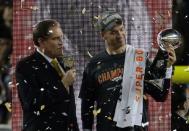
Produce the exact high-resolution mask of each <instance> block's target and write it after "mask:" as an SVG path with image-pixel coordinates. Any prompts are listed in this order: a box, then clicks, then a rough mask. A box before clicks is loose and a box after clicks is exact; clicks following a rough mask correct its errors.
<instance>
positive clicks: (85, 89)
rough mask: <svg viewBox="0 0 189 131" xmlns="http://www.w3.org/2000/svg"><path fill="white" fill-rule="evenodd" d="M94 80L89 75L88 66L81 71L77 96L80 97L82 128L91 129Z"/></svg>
mask: <svg viewBox="0 0 189 131" xmlns="http://www.w3.org/2000/svg"><path fill="white" fill-rule="evenodd" d="M94 85H95V84H94V80H93V78H92V76H91V75H90V70H89V67H86V69H85V71H84V73H83V80H82V85H81V90H80V94H79V97H80V98H81V119H82V126H83V129H90V130H92V126H93V122H94V116H93V110H94V101H95V88H94V87H95V86H94Z"/></svg>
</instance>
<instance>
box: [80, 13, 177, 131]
mask: <svg viewBox="0 0 189 131" xmlns="http://www.w3.org/2000/svg"><path fill="white" fill-rule="evenodd" d="M97 27H98V28H99V29H100V32H101V36H102V38H103V40H104V41H105V49H106V50H105V51H103V52H101V53H100V54H98V55H97V56H94V57H93V58H92V59H91V61H90V62H89V63H88V65H87V67H86V68H85V70H84V73H83V80H82V85H81V90H80V96H79V97H80V98H81V115H82V122H83V129H84V131H92V127H93V121H94V117H95V116H97V125H96V128H97V131H144V130H145V131H146V130H147V128H146V127H142V125H143V124H144V123H146V122H147V102H146V101H145V94H146V93H148V94H149V95H151V96H152V97H153V98H154V99H155V100H156V101H159V102H161V101H164V100H165V99H166V97H167V94H168V90H169V87H170V79H171V75H172V65H173V64H174V63H175V61H176V56H175V51H174V46H172V45H171V44H172V43H173V41H176V40H177V39H175V38H178V35H177V34H175V33H174V32H172V31H170V30H169V31H167V32H166V31H163V32H161V33H160V34H159V36H158V40H159V42H161V43H160V47H161V49H159V51H158V53H157V56H156V57H155V59H154V61H153V62H152V63H151V62H150V61H149V60H148V58H147V52H146V51H145V50H142V49H136V48H134V47H132V46H130V45H128V44H126V33H125V29H124V25H123V20H122V17H121V16H120V15H119V14H118V13H116V12H114V11H107V12H104V13H103V14H102V15H101V16H100V18H99V19H98V22H97ZM169 40H172V41H169ZM163 41H164V42H163ZM177 44H178V42H177ZM162 49H163V50H162ZM156 79H162V81H163V82H162V83H160V84H157V83H156V81H154V80H156Z"/></svg>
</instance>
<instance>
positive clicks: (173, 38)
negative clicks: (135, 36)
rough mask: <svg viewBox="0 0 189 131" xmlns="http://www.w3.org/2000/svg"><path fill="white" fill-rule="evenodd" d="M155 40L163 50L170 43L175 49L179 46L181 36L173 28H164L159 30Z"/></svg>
mask: <svg viewBox="0 0 189 131" xmlns="http://www.w3.org/2000/svg"><path fill="white" fill-rule="evenodd" d="M157 42H158V45H159V47H160V48H161V49H162V50H163V51H166V48H167V47H169V46H170V45H172V46H173V47H174V49H176V48H178V47H180V46H181V43H182V36H181V34H180V33H179V32H178V31H177V30H175V29H165V30H162V31H160V32H159V34H158V36H157Z"/></svg>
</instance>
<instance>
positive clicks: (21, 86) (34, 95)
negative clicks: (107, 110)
mask: <svg viewBox="0 0 189 131" xmlns="http://www.w3.org/2000/svg"><path fill="white" fill-rule="evenodd" d="M60 63H62V62H60ZM62 66H63V65H62ZM16 81H17V85H18V86H17V89H18V96H19V99H20V101H21V106H22V109H23V124H24V125H23V131H38V130H39V131H44V130H52V131H78V125H77V120H76V107H75V98H74V92H73V88H72V87H70V93H68V92H67V90H66V88H65V87H64V85H63V84H62V82H61V78H60V76H59V75H58V73H57V72H56V70H55V69H54V68H53V67H52V66H51V64H50V63H49V62H48V61H47V60H46V59H45V58H44V57H43V56H42V55H41V54H39V53H38V52H34V54H32V55H30V56H28V57H26V58H25V59H23V60H21V61H20V62H19V63H18V64H17V67H16Z"/></svg>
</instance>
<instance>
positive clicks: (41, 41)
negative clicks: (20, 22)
mask: <svg viewBox="0 0 189 131" xmlns="http://www.w3.org/2000/svg"><path fill="white" fill-rule="evenodd" d="M37 42H38V43H39V46H43V45H44V44H43V43H44V39H43V38H38V40H37Z"/></svg>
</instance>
